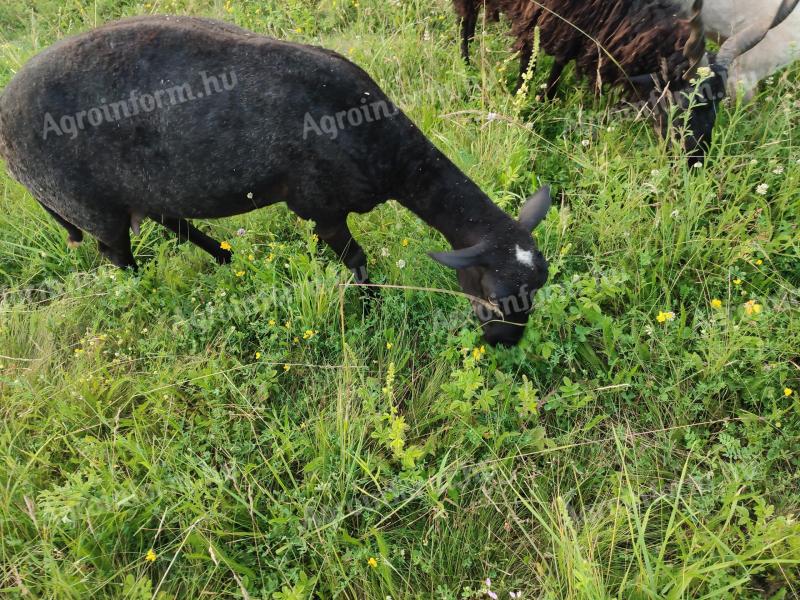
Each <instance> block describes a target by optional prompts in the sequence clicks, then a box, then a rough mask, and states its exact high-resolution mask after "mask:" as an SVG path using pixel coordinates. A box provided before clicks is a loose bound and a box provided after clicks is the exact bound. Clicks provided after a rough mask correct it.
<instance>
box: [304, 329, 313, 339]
mask: <svg viewBox="0 0 800 600" xmlns="http://www.w3.org/2000/svg"><path fill="white" fill-rule="evenodd" d="M315 333H316V331H314V330H313V329H306V330H305V331H304V332H303V339H304V340H310V339H311V338H312V337H314V334H315Z"/></svg>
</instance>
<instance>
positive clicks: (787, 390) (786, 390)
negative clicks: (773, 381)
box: [783, 388, 794, 398]
mask: <svg viewBox="0 0 800 600" xmlns="http://www.w3.org/2000/svg"><path fill="white" fill-rule="evenodd" d="M792 394H794V390H793V389H792V388H783V395H784V396H786V397H787V398H788V397H789V396H791V395H792Z"/></svg>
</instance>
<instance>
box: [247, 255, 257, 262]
mask: <svg viewBox="0 0 800 600" xmlns="http://www.w3.org/2000/svg"><path fill="white" fill-rule="evenodd" d="M255 259H256V257H255V256H253V255H252V254H248V255H247V260H249V261H250V262H253V261H254V260H255Z"/></svg>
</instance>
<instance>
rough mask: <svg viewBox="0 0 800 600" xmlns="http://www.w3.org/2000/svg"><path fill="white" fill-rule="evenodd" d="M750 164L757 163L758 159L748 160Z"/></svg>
mask: <svg viewBox="0 0 800 600" xmlns="http://www.w3.org/2000/svg"><path fill="white" fill-rule="evenodd" d="M750 164H751V165H757V164H758V159H757V158H754V159H753V160H751V161H750Z"/></svg>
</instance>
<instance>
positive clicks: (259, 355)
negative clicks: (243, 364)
mask: <svg viewBox="0 0 800 600" xmlns="http://www.w3.org/2000/svg"><path fill="white" fill-rule="evenodd" d="M259 358H261V352H256V360H258V359H259Z"/></svg>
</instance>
